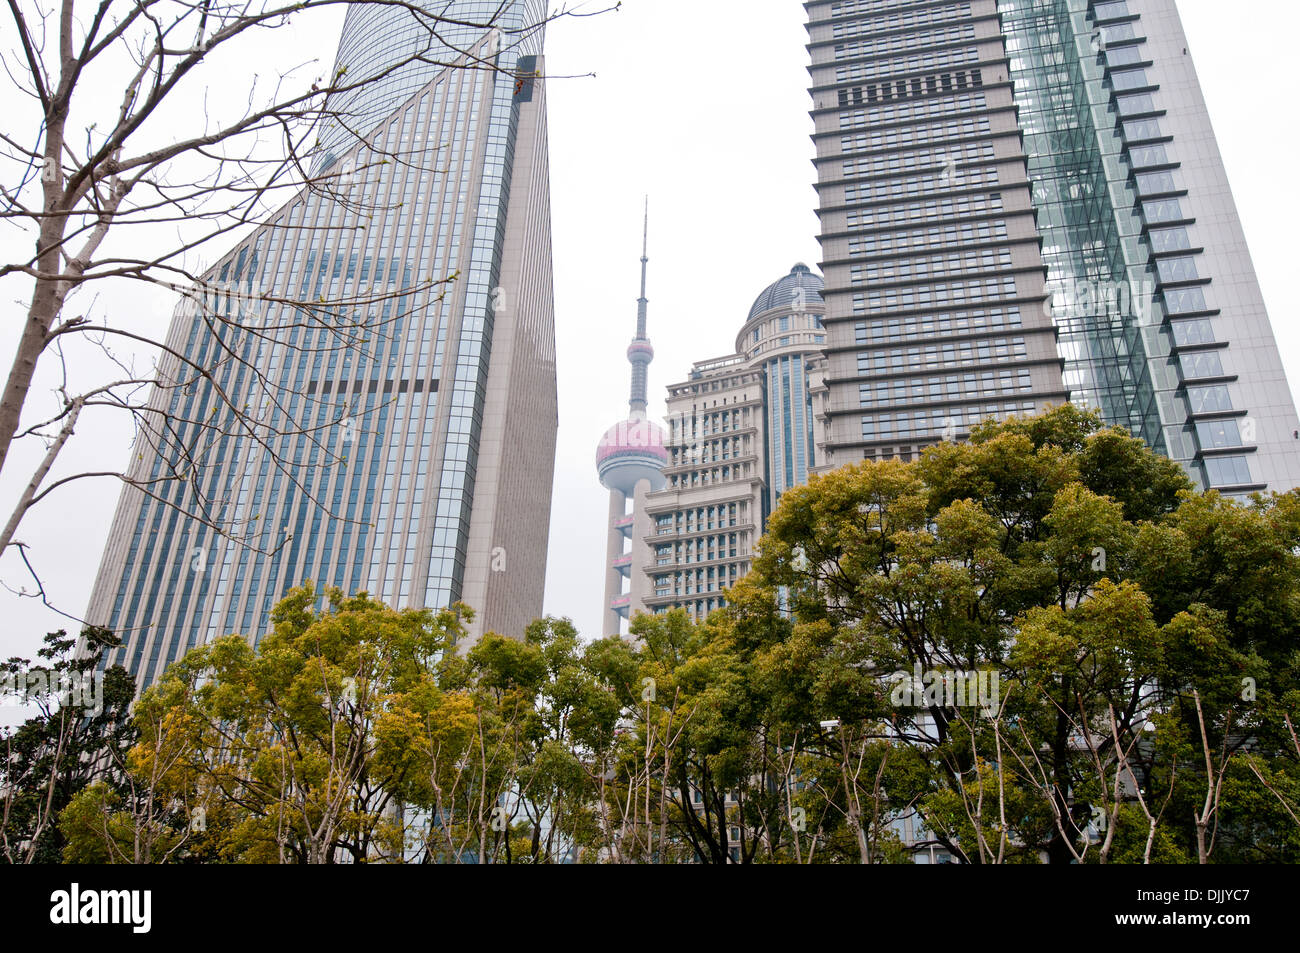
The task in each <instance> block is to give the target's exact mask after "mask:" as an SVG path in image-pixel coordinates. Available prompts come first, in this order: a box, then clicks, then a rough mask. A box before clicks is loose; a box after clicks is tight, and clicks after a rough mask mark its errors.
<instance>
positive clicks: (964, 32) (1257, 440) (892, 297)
mask: <svg viewBox="0 0 1300 953" xmlns="http://www.w3.org/2000/svg"><path fill="white" fill-rule="evenodd" d="M805 6H806V9H807V11H808V16H809V24H808V31H809V35H810V40H811V42H810V44H809V50H810V52H811V54H812V66H811V70H810V71H811V75H812V89H811V93H812V97H813V101H814V110H813V117H814V120H815V123H816V135H815V139H816V143H817V167H818V180H819V184H818V189H819V195H820V206H821V207H820V212H819V214H820V216H821V221H822V236H821V242H822V249H823V254H824V257H825V259H826V261H825V264H824V266H823V268H824V271H825V274H826V281H827V291H826V299H827V309H828V313H827V318H826V321H827V334H828V337H829V343H830V348H829V354H830V364H831V370H830V374H829V377H830V383H829V388H830V398H829V401H830V403H829V413H830V420H831V423H830V436H829V439H828V449H829V451H830V453H831V455H832V457H833V459H834V461H835V462H838V463H843V462H848V461H849V460H852V459H858V458H860V457H862V456H863V455H865V456H867V457H874V456H879V455H895V454H897V455H904V456H906V455H908V454H910V453H911V452H913V451H914V450H915V449H916V448H917V447H918V446H921V445H924V444H926V443H930V442H933V441H934V440H936V439H939V438H941V437H943V436H959V435H961V434H963V433H964V432H965V431H966V430H967V428H968V427H969V426H970V425H971V424H972V423H974V422H975V421H976V420H977V419H979V418H980V417H984V416H986V415H990V414H996V415H1003V414H1007V413H1011V412H1028V411H1032V410H1035V409H1038V408H1041V407H1042V406H1043V405H1044V404H1045V403H1049V402H1059V401H1060V400H1061V399H1062V398H1063V397H1064V395H1065V393H1066V392H1067V391H1068V393H1069V395H1070V397H1071V399H1073V400H1074V401H1076V402H1077V403H1079V404H1082V405H1085V406H1089V407H1095V408H1098V409H1099V410H1100V411H1101V413H1102V414H1103V416H1104V417H1105V419H1106V420H1107V421H1109V422H1111V423H1114V424H1119V425H1122V426H1124V427H1127V428H1128V429H1129V430H1130V431H1131V432H1132V433H1134V434H1136V435H1137V436H1140V437H1142V438H1143V439H1144V440H1146V441H1147V443H1148V444H1150V445H1151V446H1152V447H1154V448H1155V449H1157V450H1159V451H1160V452H1162V453H1166V454H1168V455H1169V456H1170V457H1172V458H1173V459H1175V460H1178V461H1179V462H1181V463H1182V464H1183V465H1184V466H1185V467H1186V468H1187V469H1188V471H1189V473H1190V474H1191V475H1192V476H1193V477H1194V478H1195V479H1197V480H1199V481H1200V482H1201V483H1202V485H1204V486H1212V487H1216V488H1221V489H1223V490H1224V491H1225V492H1226V493H1229V494H1236V495H1240V494H1244V493H1247V492H1249V491H1250V490H1253V489H1264V488H1267V489H1271V490H1286V489H1290V488H1291V487H1294V486H1296V485H1297V482H1298V481H1300V421H1297V418H1296V412H1295V408H1294V405H1293V402H1292V400H1291V396H1290V391H1289V389H1288V387H1287V383H1286V377H1285V374H1284V372H1283V369H1282V365H1281V361H1280V358H1279V356H1278V353H1277V348H1276V345H1275V343H1274V340H1273V335H1272V331H1271V329H1270V327H1269V323H1268V318H1267V315H1266V313H1265V310H1264V305H1263V301H1262V299H1261V297H1260V292H1259V288H1258V285H1257V282H1256V279H1255V275H1254V271H1253V267H1252V265H1251V262H1250V256H1249V253H1248V251H1247V249H1246V246H1245V240H1244V238H1243V236H1242V232H1241V227H1240V224H1239V221H1238V218H1237V215H1236V210H1235V208H1234V206H1233V202H1232V198H1231V193H1230V191H1229V189H1228V184H1227V182H1226V179H1225V176H1224V172H1223V167H1222V162H1221V160H1220V157H1219V152H1218V148H1217V145H1216V144H1215V140H1214V134H1213V132H1212V130H1211V128H1210V123H1209V118H1208V116H1207V114H1206V110H1205V103H1204V100H1203V98H1202V96H1201V92H1200V88H1199V86H1198V84H1197V81H1196V75H1195V72H1194V70H1193V67H1192V63H1191V59H1190V57H1189V56H1188V53H1187V41H1186V38H1185V37H1184V36H1183V32H1182V27H1181V25H1180V23H1179V20H1178V15H1177V11H1176V9H1175V6H1174V0H1109V2H1098V0H964V2H920V0H814V2H810V3H807V4H806V5H805ZM1044 279H1046V280H1044ZM1054 338H1056V340H1054Z"/></svg>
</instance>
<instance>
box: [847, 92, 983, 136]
mask: <svg viewBox="0 0 1300 953" xmlns="http://www.w3.org/2000/svg"><path fill="white" fill-rule="evenodd" d="M987 108H988V102H987V100H986V99H985V98H984V94H983V93H967V94H965V95H963V96H944V97H943V98H941V99H918V100H911V101H905V102H899V103H892V104H890V105H886V106H877V107H876V108H874V109H855V110H853V111H852V112H846V113H844V114H843V115H841V116H840V128H841V129H858V128H861V127H863V126H875V125H878V124H879V123H884V122H906V121H907V120H910V119H926V118H928V117H931V116H949V115H952V114H953V113H971V112H980V111H982V110H985V109H987Z"/></svg>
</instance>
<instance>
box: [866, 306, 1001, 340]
mask: <svg viewBox="0 0 1300 953" xmlns="http://www.w3.org/2000/svg"><path fill="white" fill-rule="evenodd" d="M1021 326H1022V319H1021V315H1020V309H1019V308H980V309H977V310H972V311H954V312H953V313H952V314H946V315H940V316H931V315H925V316H916V317H910V318H886V319H882V320H878V321H859V322H857V323H856V324H855V325H854V326H853V332H854V333H853V339H854V343H856V344H879V343H882V342H888V341H902V340H907V339H909V338H914V337H935V336H944V337H946V336H948V335H954V334H970V333H974V334H979V333H982V332H985V331H1002V330H1007V329H1010V328H1019V327H1021Z"/></svg>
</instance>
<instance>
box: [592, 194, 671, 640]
mask: <svg viewBox="0 0 1300 953" xmlns="http://www.w3.org/2000/svg"><path fill="white" fill-rule="evenodd" d="M649 239H650V211H649V203H648V202H647V205H646V217H645V227H644V229H643V232H642V241H641V297H640V298H638V299H637V302H636V337H634V338H633V339H632V343H631V344H630V345H629V346H628V349H627V359H628V361H629V362H630V363H631V365H632V393H631V397H630V398H629V399H628V402H627V403H628V407H629V409H630V413H629V415H628V418H627V419H626V420H622V421H619V422H618V423H616V424H615V425H614V426H612V427H610V428H609V430H607V431H605V434H604V436H603V437H601V438H600V444H599V445H598V446H597V448H596V472H597V473H599V474H600V482H601V485H602V486H604V487H605V489H607V490H609V524H608V526H607V527H606V529H607V533H608V538H607V542H606V547H605V598H604V601H603V602H602V603H601V612H602V616H601V619H602V623H603V627H604V634H605V635H620V634H622V632H623V624H624V623H625V622H626V621H627V620H628V618H629V617H630V616H631V614H632V611H633V609H634V608H635V607H636V606H638V605H639V604H640V603H641V601H642V599H643V591H642V590H643V588H644V584H645V580H644V578H643V577H642V576H641V574H640V573H638V572H637V571H636V567H637V566H640V565H643V564H644V562H645V553H646V537H647V536H649V535H650V531H649V526H648V524H647V522H646V515H645V497H646V494H647V493H650V492H652V491H654V490H658V489H660V488H661V487H662V486H663V485H664V475H663V468H664V464H666V463H667V462H668V451H667V450H665V449H664V431H663V428H662V427H660V426H659V425H658V424H656V423H654V422H653V421H652V420H650V418H649V417H647V416H646V408H647V406H648V402H647V399H646V379H647V373H648V371H649V368H650V362H651V361H653V360H654V356H655V350H654V348H653V347H651V346H650V339H649V338H648V337H646V319H647V314H648V312H649V307H650V302H649V301H648V300H647V299H646V296H645V292H646V268H647V266H648V264H649V262H650V259H649V257H648V254H649ZM624 581H626V582H627V583H628V588H627V589H624V588H623V583H624Z"/></svg>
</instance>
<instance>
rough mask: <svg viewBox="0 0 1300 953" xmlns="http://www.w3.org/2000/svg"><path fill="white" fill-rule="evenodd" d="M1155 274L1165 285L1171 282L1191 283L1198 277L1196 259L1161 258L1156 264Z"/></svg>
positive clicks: (1187, 257) (1188, 257)
mask: <svg viewBox="0 0 1300 953" xmlns="http://www.w3.org/2000/svg"><path fill="white" fill-rule="evenodd" d="M1156 272H1157V273H1158V274H1159V276H1160V280H1161V281H1162V282H1164V283H1166V284H1168V283H1169V282H1172V281H1192V280H1194V279H1196V278H1199V277H1200V274H1199V273H1198V272H1197V270H1196V259H1195V258H1193V257H1191V256H1190V255H1189V256H1186V257H1179V258H1161V259H1160V260H1159V261H1157V262H1156Z"/></svg>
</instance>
